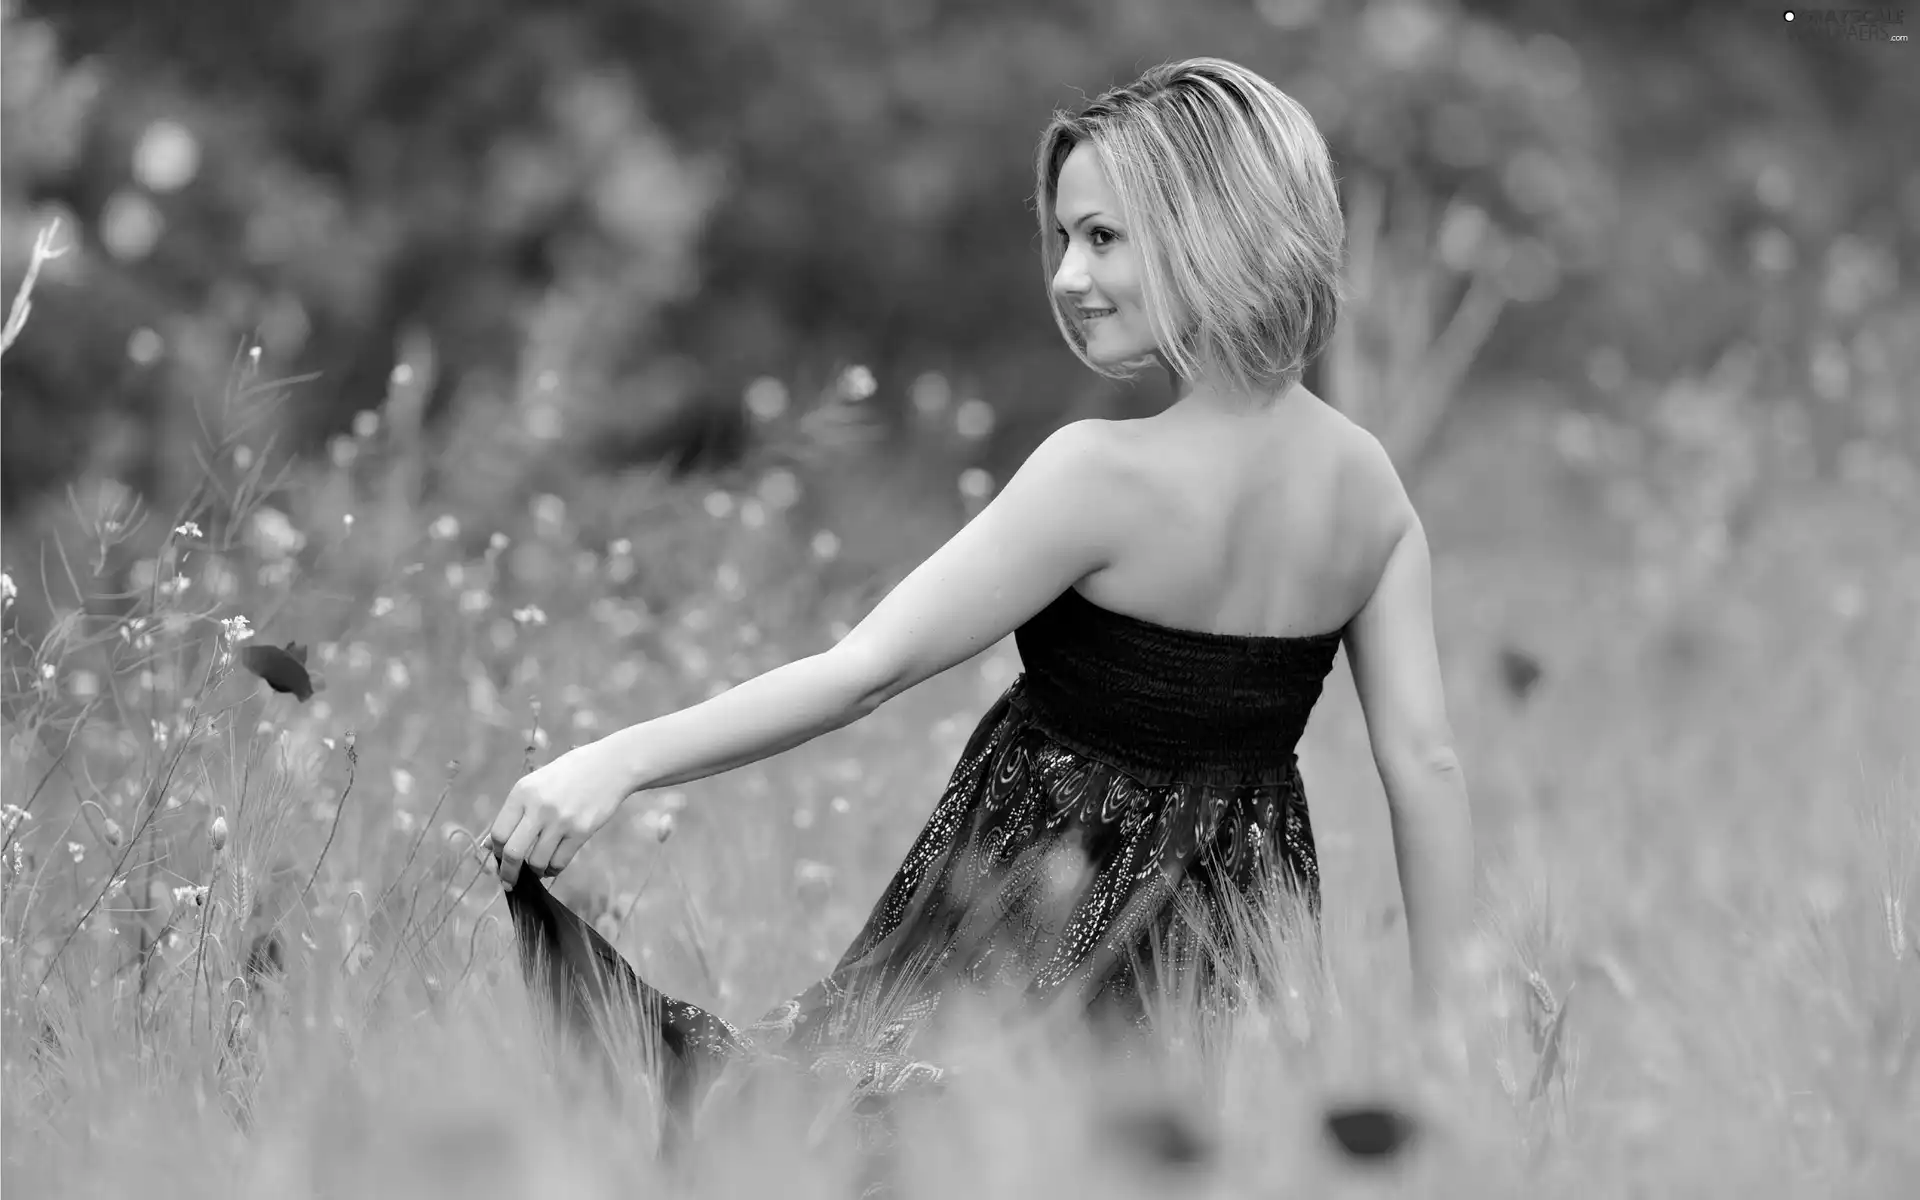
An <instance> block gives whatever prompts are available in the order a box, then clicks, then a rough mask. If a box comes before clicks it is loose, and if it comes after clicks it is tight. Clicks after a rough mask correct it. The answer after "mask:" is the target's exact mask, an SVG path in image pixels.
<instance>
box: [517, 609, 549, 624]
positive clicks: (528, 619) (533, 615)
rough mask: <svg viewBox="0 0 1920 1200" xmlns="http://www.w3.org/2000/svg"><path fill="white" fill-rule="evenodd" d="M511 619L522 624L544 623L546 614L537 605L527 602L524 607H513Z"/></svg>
mask: <svg viewBox="0 0 1920 1200" xmlns="http://www.w3.org/2000/svg"><path fill="white" fill-rule="evenodd" d="M513 619H514V620H515V621H518V622H519V623H520V624H522V625H545V624H546V623H547V614H546V613H544V612H542V611H541V610H540V606H539V605H537V604H529V605H527V606H526V607H525V608H516V609H514V610H513Z"/></svg>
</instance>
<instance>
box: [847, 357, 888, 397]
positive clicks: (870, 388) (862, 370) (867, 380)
mask: <svg viewBox="0 0 1920 1200" xmlns="http://www.w3.org/2000/svg"><path fill="white" fill-rule="evenodd" d="M840 386H841V387H842V388H844V389H845V390H846V393H847V397H848V398H849V399H852V400H865V399H866V398H867V397H868V396H871V395H873V393H874V390H875V389H876V388H878V387H879V384H878V383H876V382H875V381H874V378H873V372H872V371H870V370H868V369H867V368H866V367H863V366H861V365H859V364H858V363H856V364H854V365H853V366H851V367H848V368H847V369H846V371H845V372H844V373H843V374H842V375H841V376H840Z"/></svg>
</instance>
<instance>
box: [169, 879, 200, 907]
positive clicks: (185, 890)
mask: <svg viewBox="0 0 1920 1200" xmlns="http://www.w3.org/2000/svg"><path fill="white" fill-rule="evenodd" d="M206 898H207V889H206V886H205V885H204V884H203V885H201V886H199V887H195V886H194V885H192V884H187V885H185V886H183V887H177V888H175V889H173V902H174V903H175V904H192V905H193V906H194V907H196V908H198V907H199V906H200V902H201V901H202V900H205V899H206Z"/></svg>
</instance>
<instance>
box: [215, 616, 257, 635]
mask: <svg viewBox="0 0 1920 1200" xmlns="http://www.w3.org/2000/svg"><path fill="white" fill-rule="evenodd" d="M220 628H221V630H222V631H223V632H224V633H225V634H226V638H227V640H228V641H229V642H244V641H246V640H247V639H248V638H250V637H252V636H253V626H252V625H251V624H249V623H248V621H247V618H246V616H245V614H242V615H240V616H237V617H224V618H222V619H221V621H220Z"/></svg>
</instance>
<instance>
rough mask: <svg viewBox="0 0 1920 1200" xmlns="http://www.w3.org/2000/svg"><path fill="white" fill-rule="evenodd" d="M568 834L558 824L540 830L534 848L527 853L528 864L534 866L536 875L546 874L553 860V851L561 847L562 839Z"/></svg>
mask: <svg viewBox="0 0 1920 1200" xmlns="http://www.w3.org/2000/svg"><path fill="white" fill-rule="evenodd" d="M565 836H566V835H565V834H564V833H563V832H562V831H561V829H560V827H559V826H558V825H549V826H547V827H546V828H545V829H542V830H541V831H540V836H539V838H538V839H536V840H535V841H534V843H533V849H532V850H531V851H529V852H528V854H527V865H528V866H529V867H532V868H533V873H534V874H535V875H546V874H550V873H551V872H549V871H548V869H547V868H548V865H549V864H550V863H552V862H553V852H554V851H555V850H557V849H559V848H560V841H561V839H562V838H563V837H565Z"/></svg>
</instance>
